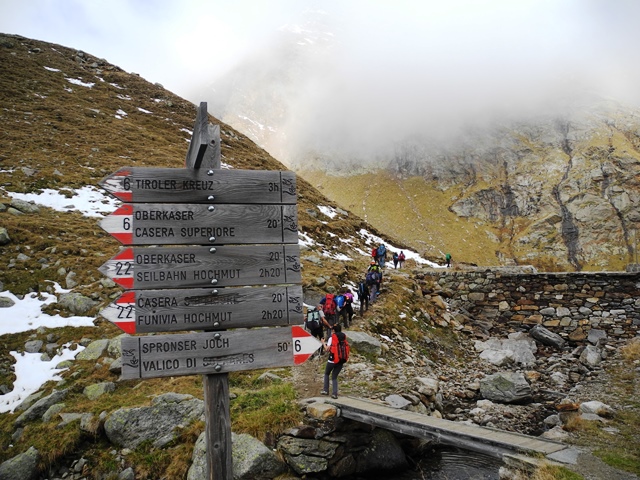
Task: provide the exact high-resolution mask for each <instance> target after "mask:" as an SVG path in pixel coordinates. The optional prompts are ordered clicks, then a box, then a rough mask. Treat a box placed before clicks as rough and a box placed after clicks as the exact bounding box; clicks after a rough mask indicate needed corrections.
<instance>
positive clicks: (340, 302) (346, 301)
mask: <svg viewBox="0 0 640 480" xmlns="http://www.w3.org/2000/svg"><path fill="white" fill-rule="evenodd" d="M353 299H354V297H353V293H351V290H349V288H348V287H344V288H342V289H341V290H340V292H339V293H338V294H333V293H327V294H326V295H325V296H324V297H323V298H322V300H320V302H319V304H318V306H317V307H315V308H309V309H308V310H307V317H306V319H305V327H306V328H307V330H309V332H310V333H311V335H313V336H314V337H316V338H317V339H318V340H320V341H321V342H322V353H325V352H328V353H329V358H328V359H327V365H326V366H325V370H324V385H323V389H322V391H321V392H320V393H321V394H322V395H328V394H329V376H331V381H332V383H331V386H332V392H333V393H332V395H331V397H332V398H338V375H339V374H340V371H341V370H342V366H343V365H344V363H345V362H346V361H347V360H348V358H349V342H348V341H347V338H346V335H345V334H344V332H343V331H342V326H343V325H344V327H345V328H348V327H349V325H351V321H352V319H353V315H354V311H353Z"/></svg>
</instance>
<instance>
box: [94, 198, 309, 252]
mask: <svg viewBox="0 0 640 480" xmlns="http://www.w3.org/2000/svg"><path fill="white" fill-rule="evenodd" d="M100 227H102V228H103V229H104V230H105V231H107V232H109V233H110V234H111V235H112V236H113V237H115V238H116V239H118V241H120V243H122V244H124V245H226V244H236V245H237V244H248V243H298V207H297V206H296V205H235V204H234V205H229V204H225V205H183V204H173V203H135V204H130V203H126V204H124V205H122V206H121V207H120V208H118V209H117V210H116V211H115V212H113V213H111V214H110V215H108V216H107V217H105V218H104V219H102V220H101V221H100Z"/></svg>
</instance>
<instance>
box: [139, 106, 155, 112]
mask: <svg viewBox="0 0 640 480" xmlns="http://www.w3.org/2000/svg"><path fill="white" fill-rule="evenodd" d="M138 110H140V111H141V112H142V113H153V112H150V111H149V110H145V109H144V108H141V107H138Z"/></svg>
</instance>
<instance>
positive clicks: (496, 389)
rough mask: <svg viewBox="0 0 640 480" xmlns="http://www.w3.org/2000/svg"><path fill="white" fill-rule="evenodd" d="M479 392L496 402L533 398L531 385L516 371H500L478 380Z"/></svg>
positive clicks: (515, 401)
mask: <svg viewBox="0 0 640 480" xmlns="http://www.w3.org/2000/svg"><path fill="white" fill-rule="evenodd" d="M480 393H481V394H482V396H483V397H484V398H486V399H487V400H491V401H492V402H498V403H528V402H530V401H531V400H533V397H532V396H531V386H530V385H529V383H528V382H527V380H526V379H525V378H524V375H523V374H522V373H518V372H500V373H496V374H494V375H489V376H487V377H485V378H483V379H482V380H480Z"/></svg>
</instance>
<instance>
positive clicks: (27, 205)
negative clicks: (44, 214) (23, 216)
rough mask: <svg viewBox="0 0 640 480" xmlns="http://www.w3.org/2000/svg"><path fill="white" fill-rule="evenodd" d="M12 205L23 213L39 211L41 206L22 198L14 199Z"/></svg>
mask: <svg viewBox="0 0 640 480" xmlns="http://www.w3.org/2000/svg"><path fill="white" fill-rule="evenodd" d="M11 206H12V207H13V208H15V209H16V210H18V211H20V212H22V213H38V212H39V211H40V207H38V206H37V205H36V204H35V203H33V202H27V201H26V200H20V199H19V198H14V199H12V200H11Z"/></svg>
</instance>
